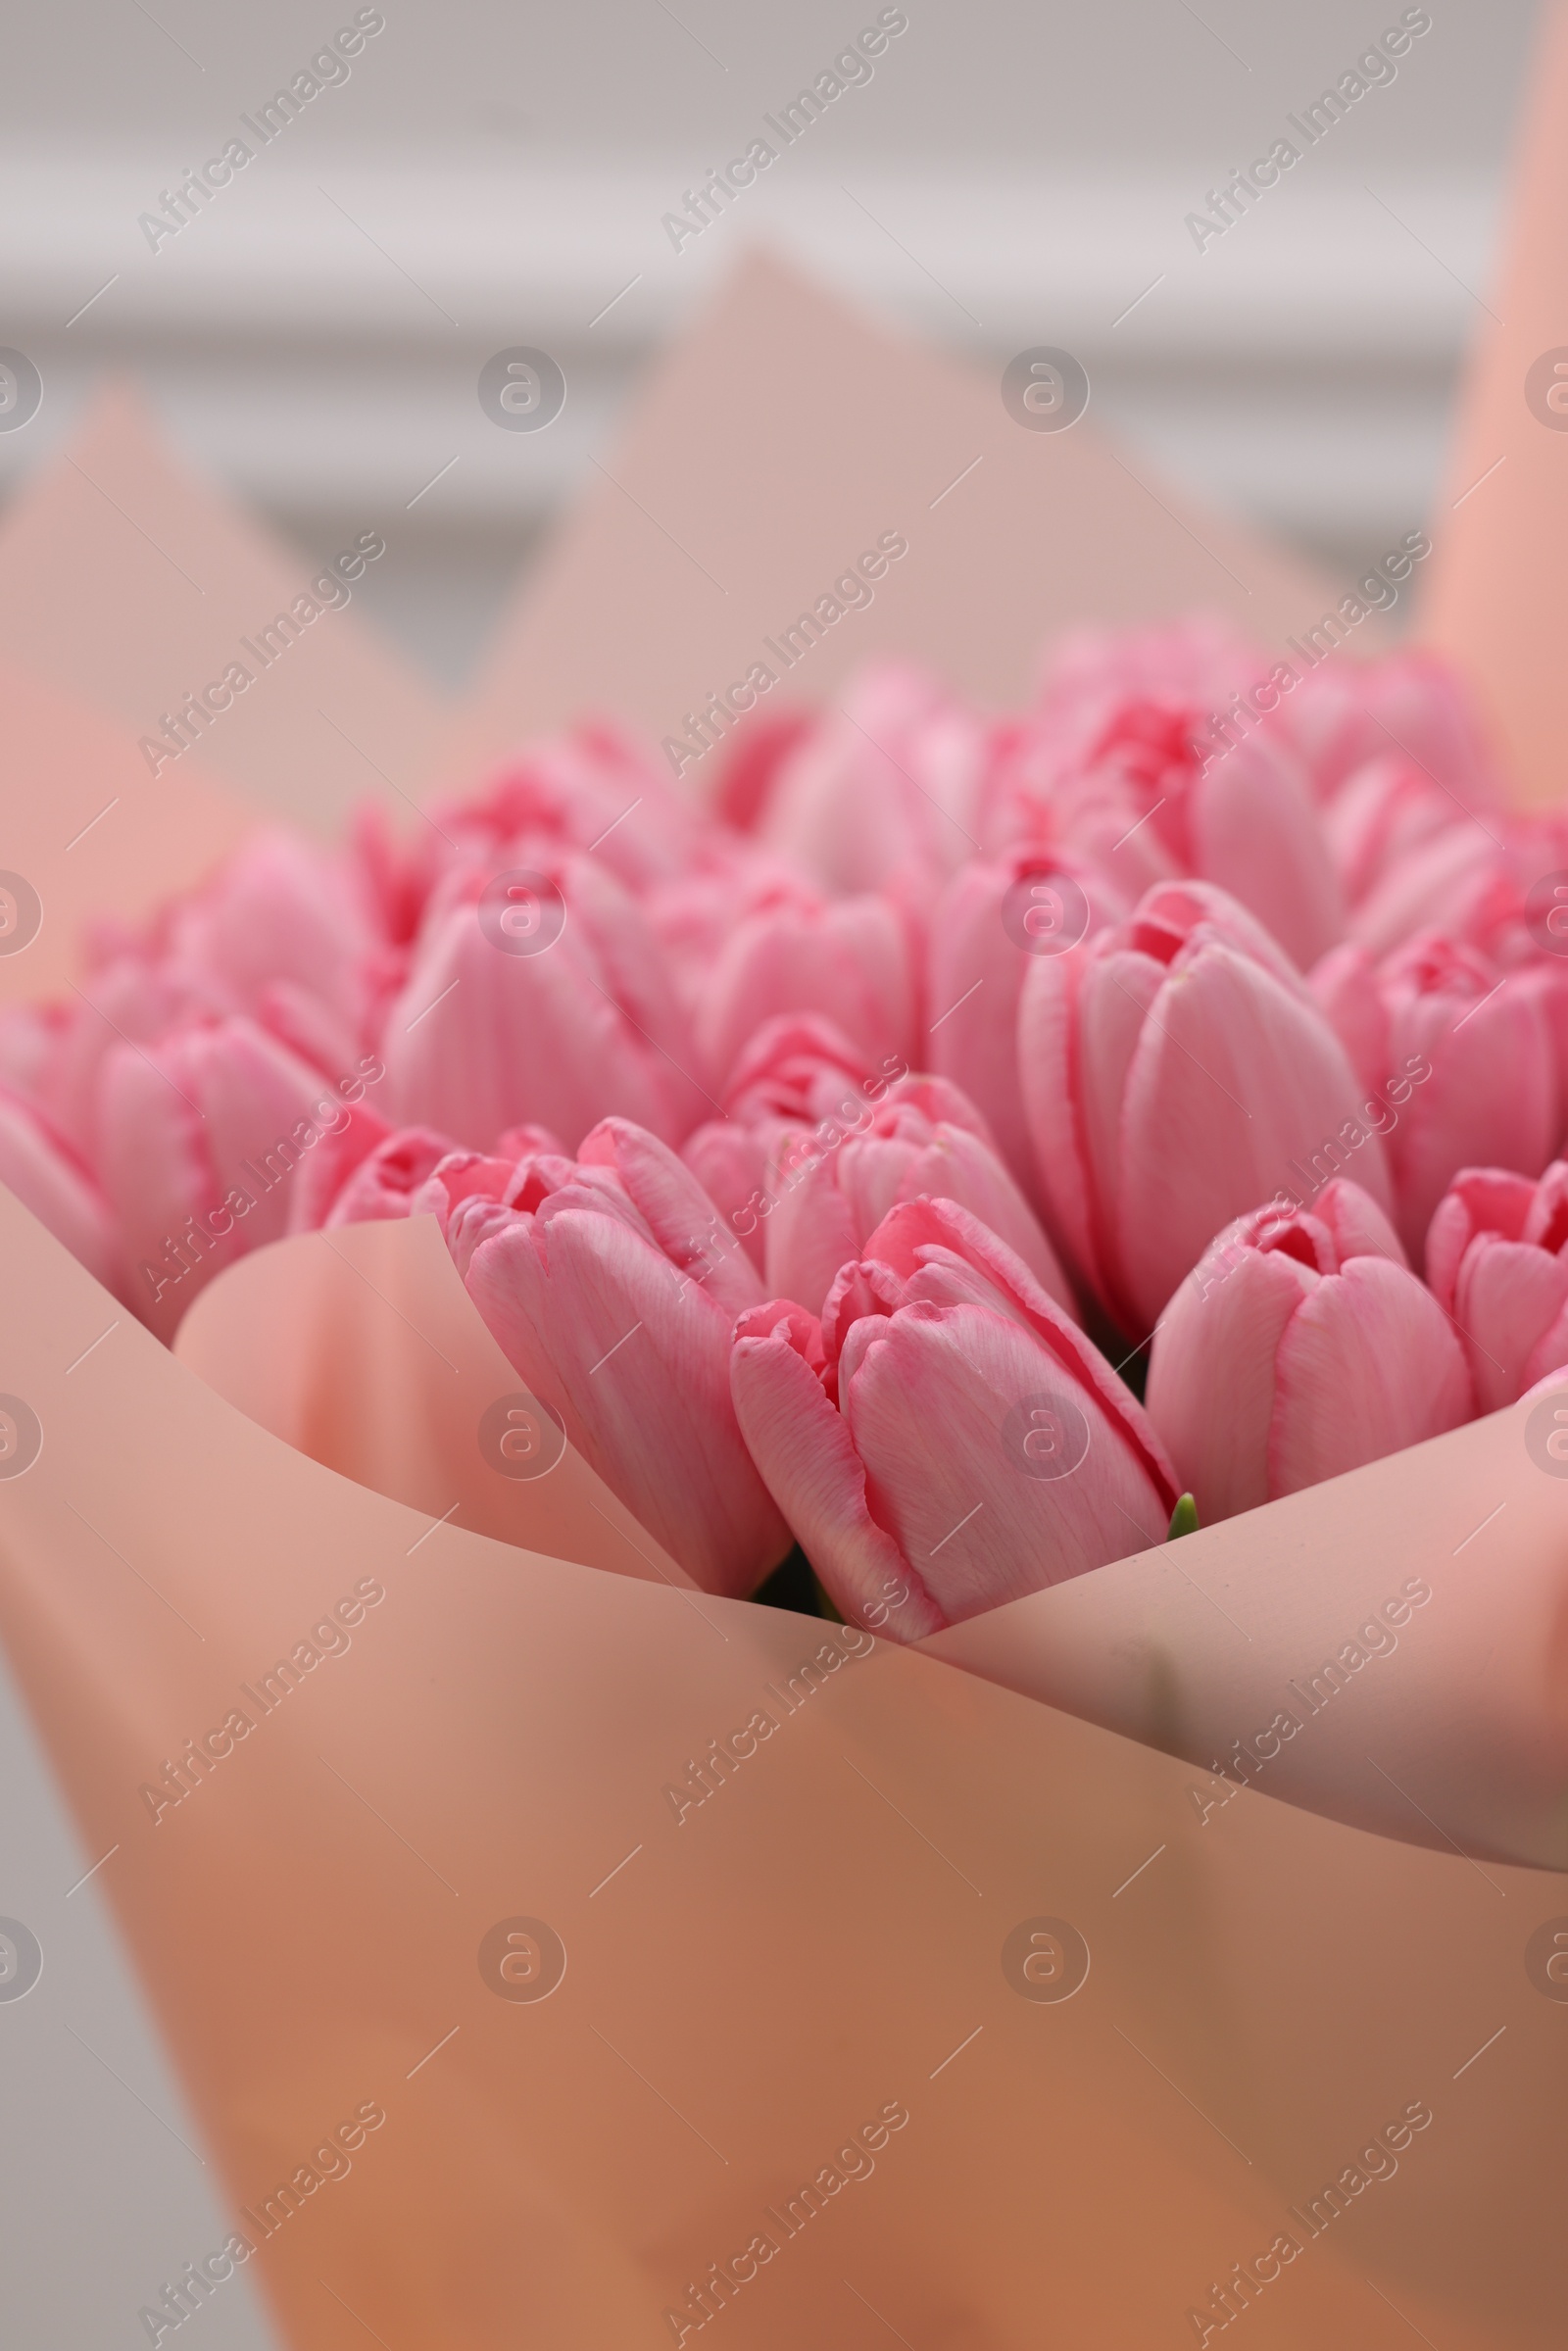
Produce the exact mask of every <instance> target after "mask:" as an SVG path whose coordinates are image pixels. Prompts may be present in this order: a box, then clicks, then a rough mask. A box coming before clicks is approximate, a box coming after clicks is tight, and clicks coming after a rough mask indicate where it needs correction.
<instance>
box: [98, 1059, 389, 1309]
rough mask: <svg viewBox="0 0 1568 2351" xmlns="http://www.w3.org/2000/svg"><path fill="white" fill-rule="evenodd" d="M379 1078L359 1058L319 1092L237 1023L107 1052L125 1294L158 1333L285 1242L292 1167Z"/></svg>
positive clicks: (110, 1143) (106, 1182)
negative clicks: (218, 1279)
mask: <svg viewBox="0 0 1568 2351" xmlns="http://www.w3.org/2000/svg"><path fill="white" fill-rule="evenodd" d="M382 1074H383V1073H382V1070H381V1065H380V1063H379V1061H377V1060H376V1059H375V1057H374V1055H365V1056H363V1057H362V1059H361V1063H360V1066H359V1069H358V1070H357V1071H356V1072H355V1073H353V1074H352V1075H350V1076H347V1077H345V1078H344V1079H342V1080H341V1081H340V1083H339V1084H338V1085H337V1086H335V1087H331V1086H327V1085H325V1084H324V1083H323V1081H322V1078H321V1075H320V1072H319V1070H317V1069H313V1068H312V1067H310V1065H309V1064H308V1063H306V1062H304V1061H302V1060H300V1059H299V1058H298V1057H297V1056H296V1055H295V1054H293V1053H289V1052H288V1051H287V1049H286V1048H285V1047H283V1046H281V1045H279V1044H277V1043H276V1042H275V1041H274V1040H273V1039H271V1038H270V1037H268V1036H267V1035H265V1034H264V1033H263V1031H262V1030H261V1029H259V1028H258V1027H256V1025H255V1024H254V1022H252V1021H250V1020H248V1019H245V1018H243V1017H235V1018H233V1019H229V1020H223V1021H219V1022H217V1023H215V1024H213V1025H212V1026H203V1027H193V1028H187V1029H182V1030H179V1031H176V1032H175V1034H173V1035H172V1036H171V1037H169V1038H166V1039H165V1040H164V1041H163V1042H162V1043H161V1044H159V1045H158V1046H156V1047H154V1048H152V1049H150V1050H142V1049H140V1048H138V1047H136V1046H133V1045H119V1046H117V1047H116V1048H115V1050H114V1052H113V1053H110V1054H109V1055H108V1057H107V1059H106V1061H105V1063H104V1068H103V1072H102V1077H101V1082H100V1093H99V1103H98V1122H97V1123H98V1167H99V1173H100V1176H101V1180H102V1183H103V1187H104V1191H105V1193H106V1195H107V1197H108V1200H109V1202H110V1205H111V1207H112V1209H113V1211H114V1213H115V1215H116V1217H117V1218H118V1220H119V1224H120V1229H121V1233H122V1236H123V1246H124V1249H125V1254H126V1258H127V1261H128V1262H129V1263H130V1264H131V1265H132V1266H133V1267H135V1269H136V1270H135V1273H134V1275H133V1278H132V1292H131V1302H132V1304H133V1305H134V1307H135V1310H136V1312H137V1313H138V1314H139V1315H141V1317H142V1319H143V1320H144V1321H145V1322H147V1323H148V1324H149V1325H150V1327H151V1328H152V1329H153V1330H154V1331H155V1332H157V1334H158V1335H159V1337H160V1338H164V1339H168V1338H171V1337H172V1334H173V1331H174V1328H175V1326H176V1325H177V1323H178V1321H179V1318H180V1316H181V1315H182V1314H183V1313H184V1311H185V1308H186V1306H187V1305H188V1304H189V1303H190V1300H191V1298H193V1297H194V1296H195V1294H196V1293H197V1291H199V1290H200V1289H202V1288H203V1287H204V1286H205V1285H206V1283H207V1282H208V1281H209V1280H211V1278H212V1276H213V1275H214V1274H215V1273H217V1272H219V1271H221V1268H222V1267H223V1266H224V1265H226V1264H229V1263H230V1262H232V1260H233V1259H234V1258H235V1257H237V1256H240V1255H242V1254H244V1253H245V1252H246V1251H247V1250H250V1249H260V1248H262V1247H264V1246H265V1245H266V1244H267V1243H268V1242H270V1241H278V1240H281V1239H282V1237H283V1235H284V1234H285V1232H286V1231H287V1230H288V1226H289V1211H290V1205H291V1194H292V1187H293V1182H294V1176H295V1171H296V1170H297V1168H298V1167H299V1166H300V1164H301V1162H302V1161H303V1160H304V1159H306V1158H307V1157H308V1155H309V1153H310V1152H311V1151H314V1150H315V1149H316V1148H317V1147H318V1146H319V1144H320V1143H321V1142H322V1140H323V1139H324V1138H329V1137H330V1136H331V1135H332V1133H333V1132H334V1131H335V1130H338V1129H341V1128H342V1127H344V1126H346V1125H348V1124H349V1123H350V1118H351V1105H352V1104H353V1103H354V1102H358V1101H360V1100H362V1099H363V1096H364V1093H365V1089H366V1087H367V1085H372V1084H375V1083H377V1082H378V1081H379V1079H380V1077H381V1075H382Z"/></svg>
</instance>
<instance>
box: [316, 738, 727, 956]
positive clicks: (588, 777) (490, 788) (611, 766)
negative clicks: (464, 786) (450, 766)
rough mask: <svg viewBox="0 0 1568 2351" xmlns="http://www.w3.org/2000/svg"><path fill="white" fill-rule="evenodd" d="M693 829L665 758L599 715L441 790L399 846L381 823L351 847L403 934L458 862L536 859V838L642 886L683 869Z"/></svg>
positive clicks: (392, 925) (496, 864)
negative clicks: (451, 795)
mask: <svg viewBox="0 0 1568 2351" xmlns="http://www.w3.org/2000/svg"><path fill="white" fill-rule="evenodd" d="M700 832H701V820H700V818H699V816H698V815H697V813H696V811H695V810H694V809H693V808H692V807H691V805H690V803H689V801H688V800H687V799H686V798H685V797H684V796H683V795H682V794H681V793H679V792H676V791H672V790H671V788H670V780H669V777H668V775H667V773H665V772H664V770H663V769H662V767H661V766H657V765H655V764H654V763H653V762H652V761H651V760H650V759H647V758H646V757H645V756H644V754H643V753H642V751H641V750H640V749H639V748H638V747H637V746H636V745H634V744H632V743H630V742H629V741H627V740H626V739H625V738H624V737H623V736H622V735H621V734H619V733H618V731H617V730H616V729H615V728H614V727H613V726H610V725H607V724H605V723H604V722H603V721H599V722H596V723H593V724H589V725H585V726H579V727H576V728H573V729H572V730H571V731H570V732H569V733H567V734H564V735H559V736H556V737H553V738H547V739H546V740H544V741H541V742H536V743H530V744H528V745H527V746H525V747H524V749H522V750H521V751H519V752H517V753H515V755H514V756H513V757H512V758H511V759H508V760H507V761H505V763H504V764H503V765H501V766H500V767H499V768H497V769H496V770H495V771H494V772H493V773H492V774H490V775H489V776H487V777H486V778H485V780H484V782H483V783H482V785H481V786H480V788H479V790H478V791H476V792H469V793H466V794H465V795H464V796H463V798H462V799H458V800H441V801H437V802H436V803H435V804H434V806H433V807H432V808H431V811H430V823H429V824H428V825H427V826H424V827H422V828H420V829H419V830H418V831H417V832H416V833H415V834H414V835H413V837H412V839H411V842H410V843H409V845H408V846H407V847H406V848H405V847H403V846H401V845H400V844H398V843H397V842H396V841H395V839H394V838H393V837H391V836H389V835H388V834H386V833H385V832H384V831H382V830H381V828H379V827H376V826H371V827H370V828H368V829H364V830H362V831H361V833H360V836H359V840H358V844H357V847H358V853H359V856H360V858H361V861H362V866H363V870H364V871H365V873H366V876H367V878H368V882H369V884H370V886H371V890H372V893H373V895H374V897H375V898H376V900H377V902H378V903H379V905H380V906H382V908H383V918H384V919H385V920H386V923H387V928H388V935H389V936H391V937H394V938H399V939H409V938H412V937H413V935H414V933H415V932H416V931H417V928H418V926H419V922H420V920H421V919H422V915H423V912H424V909H425V906H427V904H428V902H429V900H430V898H431V897H432V895H434V894H435V893H436V892H437V891H438V890H439V887H440V885H441V883H442V880H443V878H444V877H445V876H446V875H447V874H448V873H449V872H450V871H451V870H452V869H453V868H454V867H459V868H462V867H466V866H470V865H475V866H479V867H481V868H482V869H483V871H485V872H486V873H496V872H503V871H506V870H508V869H510V868H512V867H515V866H527V865H531V864H533V863H534V862H536V859H535V857H534V856H533V855H532V854H531V853H532V852H533V851H535V850H538V849H541V848H543V849H545V850H547V851H548V852H549V854H550V855H552V856H553V857H558V858H559V857H569V856H570V855H571V854H572V853H573V852H580V853H583V854H588V853H592V855H593V856H595V857H597V858H598V859H599V861H600V863H601V865H602V866H603V867H604V868H605V870H606V871H607V872H609V873H610V874H612V875H613V876H614V877H615V878H616V879H617V880H618V881H619V882H620V883H621V884H622V885H623V887H625V888H626V889H628V890H630V891H632V892H634V893H637V894H640V893H642V892H643V891H645V890H647V889H649V888H650V887H652V886H654V885H655V884H657V883H659V882H662V881H664V880H667V879H669V878H671V877H673V876H674V875H676V874H677V873H679V871H680V870H681V868H682V867H683V865H684V864H685V863H686V861H687V860H688V858H689V857H690V856H691V855H692V852H693V850H694V848H695V845H696V842H697V840H698V838H699V835H700Z"/></svg>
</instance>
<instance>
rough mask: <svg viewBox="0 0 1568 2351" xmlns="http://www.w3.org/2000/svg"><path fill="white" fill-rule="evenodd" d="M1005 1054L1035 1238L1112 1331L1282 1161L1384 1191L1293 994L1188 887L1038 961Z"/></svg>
mask: <svg viewBox="0 0 1568 2351" xmlns="http://www.w3.org/2000/svg"><path fill="white" fill-rule="evenodd" d="M1018 1058H1019V1069H1020V1073H1021V1077H1022V1083H1023V1098H1024V1110H1025V1114H1026V1116H1027V1118H1028V1120H1029V1127H1030V1133H1031V1136H1032V1138H1033V1141H1034V1146H1035V1151H1036V1153H1037V1156H1038V1158H1039V1163H1040V1172H1041V1178H1042V1182H1043V1185H1044V1189H1045V1197H1046V1201H1047V1206H1048V1209H1049V1212H1050V1215H1051V1218H1052V1231H1053V1233H1054V1235H1056V1236H1057V1237H1058V1238H1059V1239H1060V1240H1062V1241H1064V1243H1065V1245H1066V1248H1067V1249H1068V1251H1069V1252H1070V1254H1071V1257H1072V1259H1073V1261H1074V1263H1075V1265H1076V1267H1077V1269H1078V1270H1079V1272H1080V1273H1081V1274H1082V1275H1083V1277H1084V1279H1085V1280H1086V1281H1087V1282H1088V1283H1089V1285H1090V1286H1091V1287H1092V1288H1093V1290H1094V1291H1095V1292H1096V1294H1097V1296H1098V1297H1099V1298H1101V1299H1102V1300H1103V1303H1104V1305H1105V1307H1106V1309H1107V1311H1108V1312H1109V1313H1110V1314H1111V1316H1112V1317H1113V1319H1114V1320H1115V1321H1116V1322H1117V1323H1118V1324H1119V1326H1120V1327H1121V1329H1122V1330H1123V1331H1124V1332H1126V1333H1127V1334H1128V1336H1130V1337H1142V1335H1143V1334H1144V1333H1145V1332H1147V1331H1149V1330H1150V1329H1152V1325H1153V1323H1154V1321H1155V1319H1156V1317H1157V1316H1158V1314H1159V1311H1160V1308H1161V1307H1162V1306H1163V1305H1164V1303H1165V1301H1166V1299H1167V1298H1169V1297H1170V1295H1171V1293H1172V1292H1173V1291H1174V1290H1175V1288H1176V1285H1177V1284H1178V1282H1180V1281H1181V1279H1182V1277H1183V1275H1184V1274H1186V1273H1187V1272H1189V1271H1190V1270H1191V1268H1192V1267H1193V1266H1194V1265H1196V1264H1197V1262H1198V1260H1199V1258H1200V1257H1201V1255H1202V1252H1203V1249H1204V1248H1205V1247H1206V1245H1207V1243H1208V1242H1209V1240H1210V1239H1211V1237H1212V1236H1213V1234H1214V1233H1216V1232H1217V1231H1218V1230H1219V1229H1220V1227H1221V1226H1223V1225H1226V1224H1228V1223H1229V1222H1230V1221H1231V1219H1232V1218H1233V1217H1234V1216H1237V1215H1239V1214H1241V1213H1242V1212H1243V1211H1244V1210H1245V1209H1247V1208H1248V1207H1250V1205H1251V1204H1252V1203H1253V1202H1255V1201H1256V1200H1267V1199H1269V1198H1271V1197H1273V1195H1274V1194H1276V1193H1281V1192H1284V1191H1286V1190H1288V1189H1289V1188H1290V1186H1291V1185H1292V1184H1293V1183H1295V1182H1298V1181H1306V1180H1308V1179H1306V1178H1304V1177H1300V1176H1299V1175H1293V1173H1292V1162H1293V1161H1294V1162H1296V1163H1297V1166H1298V1168H1301V1167H1308V1168H1309V1167H1310V1166H1311V1163H1312V1161H1313V1158H1314V1154H1319V1153H1322V1152H1323V1151H1325V1150H1328V1151H1330V1153H1331V1158H1332V1157H1338V1158H1349V1157H1352V1156H1353V1160H1354V1166H1355V1173H1356V1176H1357V1179H1358V1180H1359V1181H1360V1182H1361V1183H1362V1184H1363V1185H1364V1186H1365V1188H1366V1189H1367V1190H1368V1191H1369V1192H1371V1193H1372V1195H1373V1197H1374V1198H1375V1199H1377V1200H1380V1202H1384V1203H1387V1202H1388V1201H1389V1200H1390V1198H1391V1196H1390V1193H1389V1185H1388V1174H1387V1170H1386V1167H1385V1165H1384V1157H1383V1146H1382V1143H1381V1142H1380V1141H1379V1139H1378V1137H1377V1135H1376V1134H1375V1133H1369V1132H1367V1130H1366V1128H1365V1126H1364V1125H1363V1124H1362V1122H1361V1121H1360V1120H1359V1119H1358V1117H1357V1115H1356V1113H1357V1109H1358V1105H1359V1102H1360V1100H1361V1096H1360V1090H1359V1089H1358V1088H1357V1085H1356V1080H1355V1075H1354V1072H1353V1070H1352V1068H1351V1065H1350V1063H1349V1061H1348V1059H1347V1057H1346V1053H1345V1051H1344V1049H1343V1047H1342V1046H1341V1045H1340V1043H1339V1040H1338V1039H1337V1038H1336V1036H1335V1035H1334V1033H1333V1031H1332V1029H1331V1028H1330V1027H1329V1025H1328V1023H1327V1021H1326V1020H1325V1019H1324V1017H1323V1015H1322V1013H1321V1012H1320V1011H1319V1010H1318V1008H1317V1006H1316V1005H1315V1004H1314V1003H1313V1001H1312V998H1311V995H1310V993H1309V991H1308V989H1307V987H1306V983H1305V982H1304V980H1302V978H1301V976H1300V974H1299V972H1298V971H1297V970H1296V968H1295V967H1294V965H1293V964H1292V963H1291V962H1290V961H1289V960H1288V958H1287V957H1286V956H1285V955H1284V954H1283V953H1282V952H1281V950H1280V949H1279V948H1278V947H1277V946H1276V945H1275V943H1274V942H1273V940H1272V939H1271V938H1270V937H1269V936H1268V934H1267V933H1266V932H1265V931H1264V930H1263V929H1262V927H1261V925H1260V924H1258V923H1257V922H1255V921H1254V920H1253V919H1252V917H1251V916H1250V914H1248V913H1247V912H1246V910H1245V909H1244V908H1243V907H1242V906H1238V905H1237V904H1236V903H1235V901H1234V900H1232V899H1228V898H1227V897H1226V896H1225V893H1224V892H1223V891H1221V890H1216V889H1213V888H1212V887H1210V886H1208V885H1207V884H1204V883H1201V882H1181V883H1167V884H1166V885H1165V886H1164V887H1163V888H1161V889H1158V890H1152V891H1151V892H1150V893H1149V895H1148V896H1147V897H1146V898H1145V899H1144V900H1143V901H1142V903H1141V904H1140V905H1139V906H1138V908H1137V910H1136V911H1135V913H1134V914H1133V916H1132V918H1131V920H1130V921H1128V922H1126V923H1122V924H1119V925H1117V926H1116V927H1115V928H1114V929H1111V930H1107V931H1103V932H1102V933H1100V934H1099V936H1098V937H1095V938H1092V939H1091V940H1089V941H1088V942H1087V943H1086V944H1085V945H1084V946H1083V947H1080V948H1076V949H1074V950H1073V952H1072V953H1071V954H1070V955H1054V956H1046V957H1041V958H1038V959H1037V960H1036V961H1035V962H1034V963H1033V964H1032V966H1031V968H1030V970H1029V972H1028V974H1027V976H1026V978H1025V981H1024V988H1023V996H1022V999H1021V1002H1020V1004H1019V1013H1018ZM1336 1172H1338V1168H1337V1166H1336V1165H1335V1164H1333V1163H1331V1164H1328V1165H1326V1166H1325V1167H1324V1168H1323V1180H1325V1181H1326V1180H1327V1177H1328V1176H1329V1175H1332V1174H1334V1173H1336Z"/></svg>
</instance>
